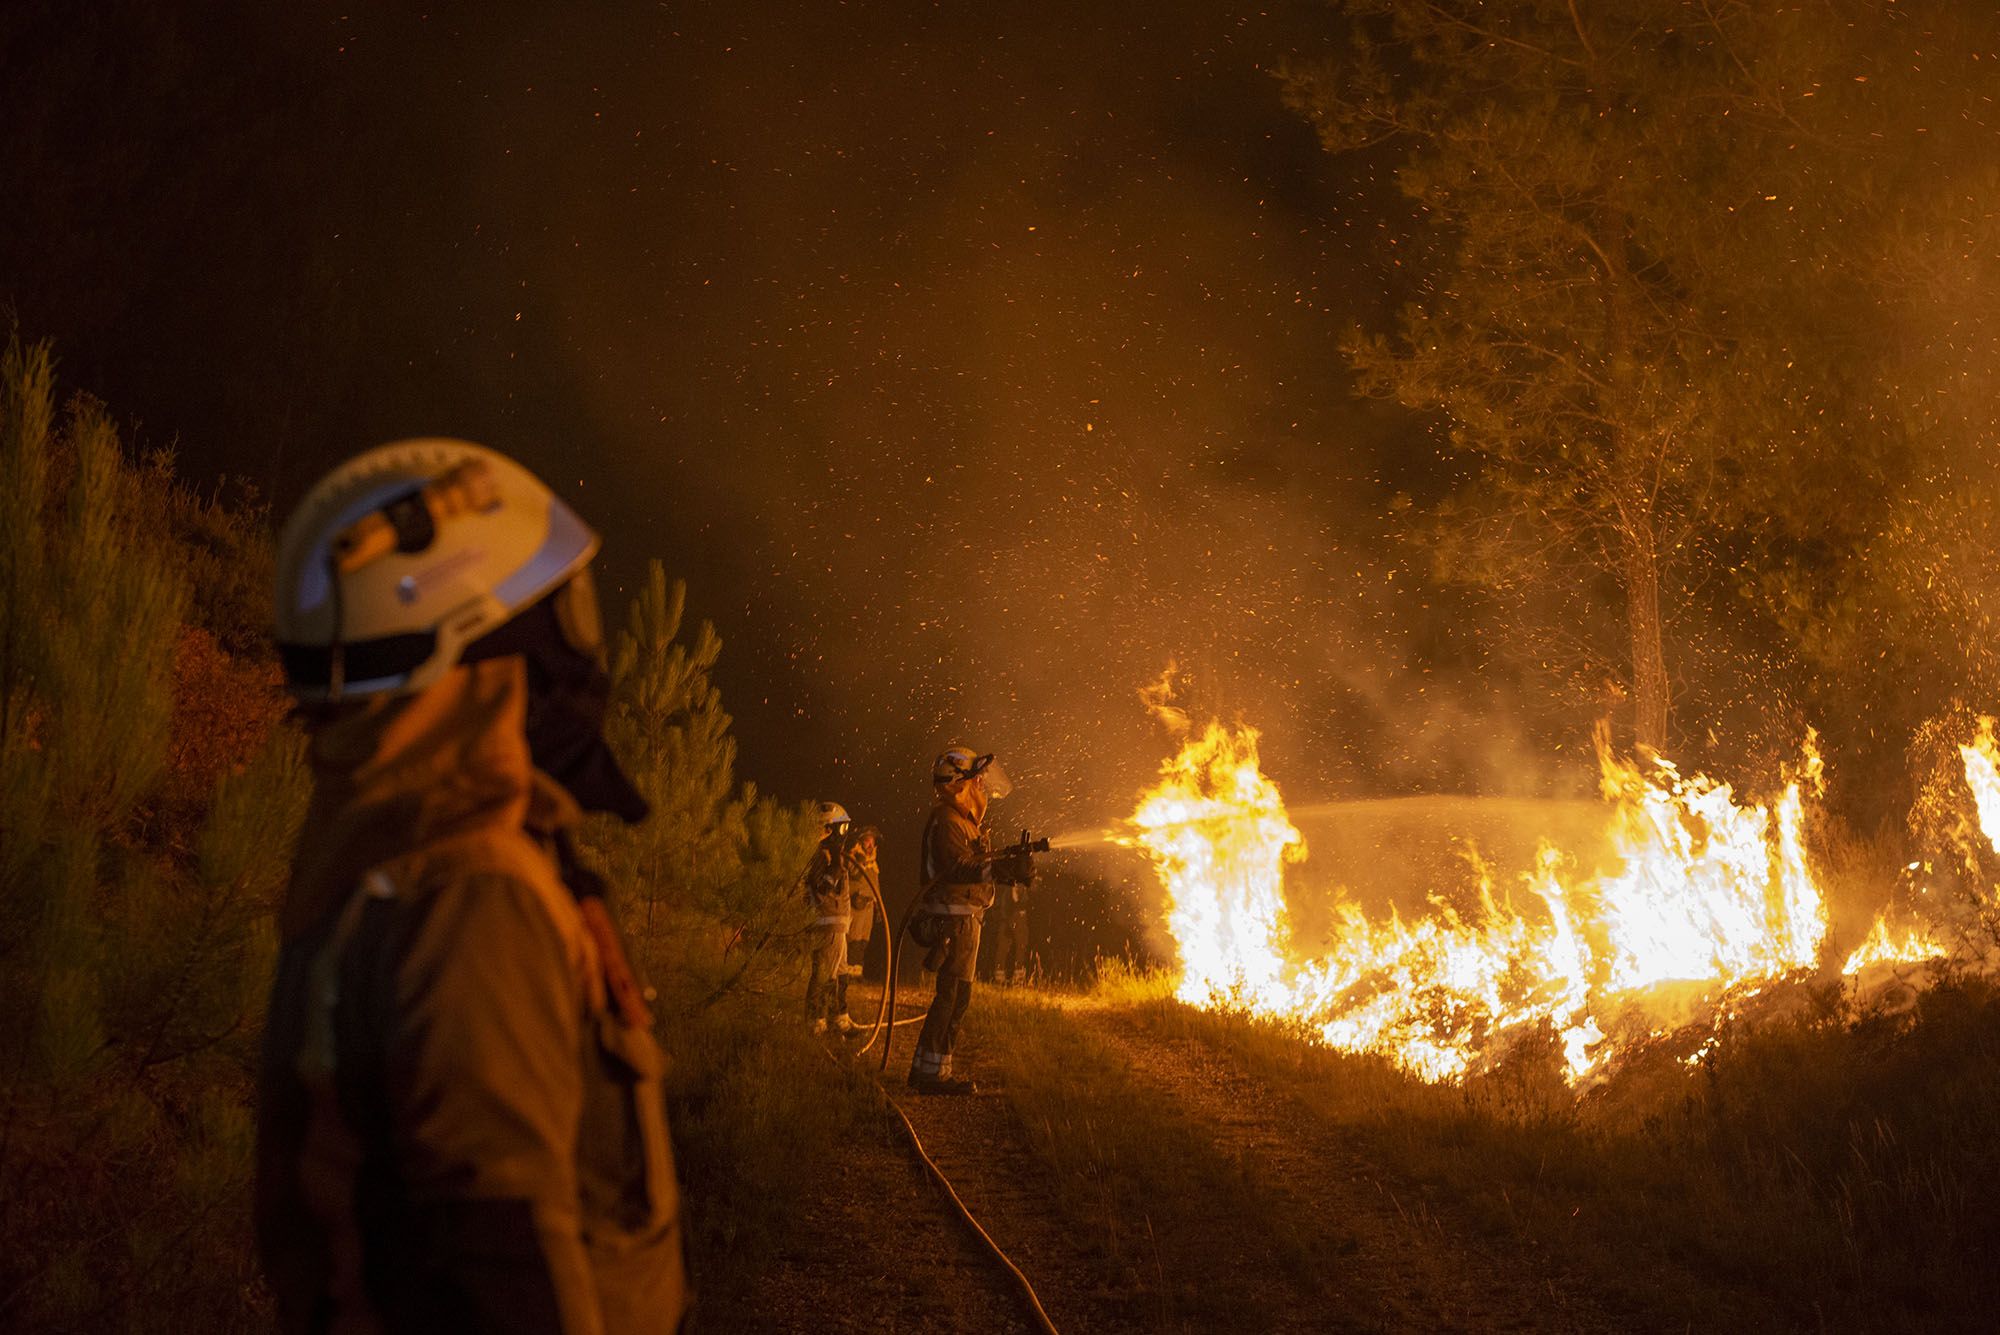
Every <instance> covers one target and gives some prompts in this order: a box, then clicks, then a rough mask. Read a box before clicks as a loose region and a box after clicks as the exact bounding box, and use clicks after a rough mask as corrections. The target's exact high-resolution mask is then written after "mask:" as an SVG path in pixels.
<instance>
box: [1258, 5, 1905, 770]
mask: <svg viewBox="0 0 2000 1335" xmlns="http://www.w3.org/2000/svg"><path fill="white" fill-rule="evenodd" d="M1340 8H1341V9H1342V11H1343V12H1344V13H1345V14H1347V15H1348V16H1349V18H1350V19H1351V20H1352V23H1353V27H1352V29H1351V33H1350V36H1351V47H1350V54H1349V56H1348V57H1346V58H1345V59H1342V60H1340V61H1336V62H1333V63H1330V64H1326V65H1320V66H1314V67H1298V68H1294V69H1292V70H1290V71H1289V72H1288V74H1287V84H1286V87H1287V93H1288V96H1289V98H1290V100H1291V102H1292V103H1293V105H1294V106H1295V107H1297V108H1298V109H1299V110H1301V111H1302V112H1303V113H1304V114H1305V115H1307V116H1308V117H1309V118H1310V119H1311V120H1312V122H1313V123H1314V124H1315V125H1316V126H1317V127H1318V128H1319V130H1320V133H1321V136H1322V139H1323V141H1324V142H1325V144H1326V145H1327V147H1328V148H1329V149H1331V150H1333V151H1336V152H1341V153H1373V154H1376V155H1377V156H1378V157H1379V156H1380V155H1384V154H1389V155H1394V156H1395V160H1396V161H1397V163H1398V167H1397V180H1398V183H1399V185H1400V186H1401V188H1402V190H1403V192H1404V193H1405V195H1406V196H1407V197H1408V199H1409V200H1410V201H1411V202H1412V204H1413V205H1414V216H1415V217H1416V219H1417V220H1418V227H1417V230H1416V232H1415V234H1414V236H1413V237H1412V238H1411V239H1412V240H1413V241H1414V242H1415V243H1416V244H1414V245H1413V246H1410V247H1407V248H1399V249H1398V250H1397V251H1396V252H1395V256H1394V258H1395V264H1394V265H1392V266H1390V268H1391V270H1392V271H1395V272H1397V273H1398V281H1401V282H1407V283H1410V284H1412V285H1413V287H1412V289H1411V290H1412V291H1413V293H1414V295H1413V298H1412V299H1411V300H1410V301H1409V302H1408V304H1407V306H1406V307H1405V308H1404V310H1403V311H1402V314H1401V317H1400V319H1399V321H1398V323H1397V327H1396V328H1395V330H1394V332H1393V333H1390V334H1387V335H1374V336H1365V335H1359V334H1357V335H1356V336H1355V337H1353V338H1352V339H1351V340H1350V343H1349V352H1350V356H1351V360H1352V363H1353V365H1354V367H1355V369H1356V371H1357V373H1358V375H1359V378H1360V381H1361V383H1362V385H1363V386H1364V388H1365V389H1367V390H1368V391H1369V392H1371V393H1373V394H1376V395H1379V396H1381V397H1384V398H1390V399H1394V400H1396V401H1399V402H1401V403H1402V404H1404V405H1406V406H1408V407H1410V408H1412V409H1415V410H1417V411H1418V412H1420V413H1422V414H1424V415H1425V417H1426V418H1427V419H1429V420H1431V421H1433V422H1436V423H1438V424H1439V425H1440V427H1441V429H1442V433H1443V435H1444V437H1445V440H1446V442H1447V445H1448V448H1449V450H1450V452H1452V453H1453V454H1455V455H1456V456H1457V457H1458V458H1459V459H1460V460H1462V461H1463V462H1464V463H1465V464H1467V465H1468V467H1467V468H1466V470H1465V472H1464V474H1463V475H1462V485H1460V486H1458V487H1457V488H1456V489H1455V490H1453V491H1452V492H1451V494H1450V495H1449V496H1447V497H1446V498H1445V499H1444V501H1443V502H1442V503H1441V504H1440V505H1438V506H1437V507H1435V508H1434V509H1430V510H1429V511H1428V512H1427V513H1425V514H1424V515H1423V516H1422V518H1423V521H1424V522H1421V523H1419V524H1418V525H1416V526H1415V527H1416V529H1417V532H1418V533H1419V535H1420V536H1421V537H1422V538H1423V539H1424V540H1425V541H1426V542H1427V543H1428V544H1430V545H1431V547H1432V550H1433V552H1434V554H1435V556H1436V558H1437V562H1438V564H1439V566H1440V568H1441V571H1442V573H1443V574H1444V575H1446V576H1447V577H1448V578H1452V579H1456V580H1462V581H1465V582H1468V583H1471V584H1475V585H1479V586H1483V587H1485V588H1487V589H1489V590H1491V591H1493V592H1495V593H1497V594H1499V595H1501V596H1502V597H1503V598H1505V599H1508V600H1510V601H1511V604H1512V607H1513V609H1514V610H1515V611H1516V613H1517V618H1518V619H1519V620H1528V619H1530V618H1531V617H1532V618H1533V619H1534V620H1536V621H1538V622H1539V628H1540V629H1541V630H1542V631H1543V632H1544V635H1543V636H1542V637H1541V638H1540V642H1539V643H1537V644H1535V645H1534V646H1532V657H1533V659H1534V660H1537V661H1540V662H1542V663H1545V664H1548V665H1551V666H1553V667H1555V668H1556V670H1557V671H1558V672H1559V673H1561V674H1563V675H1565V676H1568V677H1569V678H1571V679H1572V680H1578V681H1588V680H1593V679H1594V680H1604V679H1610V680H1616V681H1619V682H1620V688H1619V689H1620V691H1621V692H1622V693H1623V694H1625V695H1627V696H1629V699H1630V702H1631V735H1632V736H1633V737H1634V739H1635V740H1636V741H1638V742H1639V743H1641V744H1644V745H1649V746H1653V747H1660V746H1663V745H1666V744H1667V742H1668V741H1669V739H1670V704H1671V700H1672V697H1673V694H1674V678H1675V676H1676V673H1675V671H1674V664H1673V662H1672V660H1671V656H1670V648H1671V647H1672V644H1671V640H1670V637H1671V635H1672V633H1673V632H1674V631H1675V630H1676V629H1677V628H1680V629H1683V633H1686V628H1687V627H1688V626H1689V623H1691V622H1692V621H1693V620H1694V617H1695V608H1694V606H1693V604H1694V601H1695V599H1696V597H1697V596H1698V591H1700V590H1702V589H1704V588H1705V587H1709V586H1713V585H1715V584H1718V583H1721V584H1726V583H1727V581H1726V580H1723V579H1721V578H1720V577H1721V576H1722V575H1723V574H1724V572H1726V571H1727V570H1729V569H1731V568H1736V567H1740V566H1741V565H1742V563H1743V562H1744V560H1745V559H1746V558H1747V557H1748V556H1750V555H1754V554H1756V553H1757V552H1758V551H1759V550H1760V546H1759V545H1760V544H1766V545H1768V543H1769V541H1770V540H1771V539H1772V538H1773V536H1774V535H1777V536H1783V535H1791V536H1792V538H1793V540H1794V541H1795V542H1796V541H1801V540H1805V539H1806V537H1807V535H1810V534H1812V533H1813V532H1814V531H1815V530H1821V531H1823V530H1824V529H1825V527H1826V526H1827V521H1828V515H1829V513H1830V512H1832V511H1839V510H1842V509H1851V508H1852V505H1853V503H1852V501H1851V499H1849V498H1848V497H1846V496H1843V495H1842V494H1841V487H1842V486H1843V484H1844V485H1846V486H1847V488H1848V490H1849V491H1853V490H1856V489H1857V488H1856V486H1855V484H1856V483H1857V482H1858V483H1859V484H1860V486H1859V488H1858V489H1859V490H1864V491H1865V490H1866V485H1867V481H1866V479H1867V477H1868V476H1870V475H1871V474H1872V473H1873V470H1874V468H1875V467H1877V466H1881V463H1882V461H1881V460H1880V459H1879V458H1875V457H1873V456H1871V455H1869V454H1868V452H1867V451H1866V450H1861V449H1857V442H1856V441H1855V440H1854V438H1853V437H1852V436H1851V435H1843V434H1842V433H1840V432H1837V431H1832V430H1827V429H1824V428H1825V426H1826V423H1827V416H1826V414H1827V410H1828V403H1829V400H1830V398H1832V397H1834V396H1835V395H1836V393H1837V391H1836V390H1835V389H1834V386H1836V385H1837V384H1838V383H1839V381H1840V379H1841V378H1842V377H1843V376H1844V375H1851V374H1853V372H1854V364H1855V353H1856V351H1857V350H1856V348H1855V347H1854V346H1853V344H1854V343H1865V341H1866V340H1865V339H1855V338H1854V334H1855V332H1856V326H1855V324H1854V323H1853V322H1852V321H1851V320H1850V321H1849V322H1847V323H1845V324H1843V322H1842V321H1840V320H1830V319H1828V318H1827V317H1828V316H1829V315H1830V314H1832V313H1834V312H1840V313H1842V314H1844V315H1846V316H1850V317H1851V316H1853V315H1854V314H1855V312H1854V311H1853V310H1852V309H1851V308H1848V307H1845V306H1843V302H1845V301H1846V300H1847V293H1848V292H1849V291H1851V290H1852V289H1853V288H1854V287H1855V285H1856V284H1855V277H1856V270H1855V266H1854V265H1853V264H1850V263H1844V262H1843V261H1844V260H1846V259H1849V258H1851V255H1844V254H1843V249H1842V248H1843V247H1847V248H1849V250H1850V251H1851V250H1852V249H1853V248H1856V247H1858V246H1859V245H1860V244H1861V238H1862V237H1863V236H1864V235H1865V229H1864V228H1862V227H1860V226H1857V224H1859V223H1861V222H1863V221H1864V220H1865V219H1866V217H1867V216H1869V213H1870V210H1871V209H1873V208H1875V207H1876V206H1877V205H1878V204H1879V203H1880V201H1879V200H1878V199H1875V198H1874V197H1873V195H1874V194H1875V193H1876V192H1880V191H1881V189H1882V187H1883V185H1884V184H1885V183H1893V182H1896V181H1898V180H1901V179H1904V178H1905V173H1906V170H1907V168H1906V165H1905V164H1904V163H1902V162H1899V161H1896V160H1895V159H1894V154H1895V153H1896V152H1898V151H1900V150H1901V146H1900V145H1899V146H1896V147H1895V148H1893V149H1885V147H1884V146H1883V144H1882V143H1881V136H1880V132H1879V131H1880V126H1881V125H1882V124H1884V123H1885V121H1884V117H1883V108H1882V105H1881V100H1882V95H1881V94H1879V93H1877V92H1875V91H1874V89H1875V88H1880V87H1881V84H1880V83H1879V82H1878V83H1877V84H1876V85H1874V86H1873V88H1871V85H1870V84H1869V83H1868V82H1867V75H1866V74H1865V73H1861V71H1864V70H1871V69H1875V68H1876V65H1875V63H1874V62H1875V61H1877V60H1881V59H1882V57H1881V52H1882V51H1886V50H1889V49H1892V47H1891V39H1892V38H1894V37H1895V36H1896V35H1897V32H1898V28H1897V25H1898V23H1899V22H1900V20H1901V15H1900V14H1895V13H1885V7H1883V6H1863V5H1855V4H1843V3H1837V2H1836V0H1824V2H1823V3H1819V4H1814V5H1806V6H1786V7H1782V8H1780V7H1775V6H1770V7H1766V6H1756V5H1745V4H1732V3H1716V4H1705V3H1688V2H1687V0H1639V2H1638V3H1632V4H1620V5H1614V6H1605V5H1588V6H1586V5H1580V4H1576V3H1568V4H1562V3H1555V4H1551V3H1543V0H1484V2H1483V3H1476V4H1475V3H1463V2H1461V0H1345V2H1344V3H1342V4H1341V6H1340ZM1897 8H1898V9H1899V10H1906V9H1908V8H1909V7H1908V6H1903V7H1897ZM1933 8H1935V7H1933ZM1883 63H1885V64H1886V63H1888V62H1887V61H1883ZM1857 75H1859V77H1858V78H1857ZM1905 82H1907V80H1905ZM1856 89H1861V90H1863V94H1860V95H1858V94H1857V93H1856V92H1855V91H1854V90H1856ZM1863 95H1865V97H1866V98H1867V99H1868V100H1866V101H1863V100H1861V98H1862V96H1863ZM1877 216H1879V212H1878V214H1877ZM1863 272H1866V271H1865V270H1864V271H1863ZM1843 329H1844V330H1845V331H1846V335H1845V336H1846V337H1847V338H1848V339H1849V340H1851V342H1850V344H1849V345H1848V346H1836V342H1837V340H1838V339H1839V338H1840V337H1842V334H1841V332H1840V331H1842V330H1843ZM1836 458H1837V459H1838V460H1839V462H1840V464H1841V467H1840V468H1838V469H1836V468H1829V467H1826V466H1825V465H1827V464H1828V463H1831V462H1833V461H1834V460H1835V459H1836ZM1857 473H1858V474H1859V475H1860V476H1858V477H1857ZM1607 613H1609V614H1612V616H1615V621H1612V620H1611V619H1610V618H1609V617H1607V616H1606V614H1607ZM1517 624H1518V623H1517Z"/></svg>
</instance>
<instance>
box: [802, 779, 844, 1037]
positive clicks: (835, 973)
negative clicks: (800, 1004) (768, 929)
mask: <svg viewBox="0 0 2000 1335" xmlns="http://www.w3.org/2000/svg"><path fill="white" fill-rule="evenodd" d="M819 821H820V829H821V831H822V833H821V836H820V841H819V847H818V848H815V849H814V850H813V856H812V861H811V862H810V863H809V864H807V866H806V874H805V880H804V885H803V889H804V891H805V897H806V903H807V905H808V906H809V907H810V908H811V910H812V913H813V921H812V927H811V928H810V929H809V934H808V936H807V938H806V939H807V943H808V944H809V946H810V948H811V950H812V973H811V976H810V977H808V978H807V980H806V1022H807V1023H808V1024H810V1025H811V1026H812V1031H813V1032H814V1033H815V1034H823V1033H825V1032H826V1031H827V1026H828V1025H831V1026H832V1027H833V1028H834V1029H836V1030H838V1031H839V1032H841V1033H843V1034H850V1033H853V1032H854V1029H855V1024H854V1020H853V1018H852V1017H851V1016H849V1015H848V1013H847V986H846V984H847V926H848V923H849V922H850V921H851V920H852V918H853V916H854V905H853V895H852V892H850V891H849V890H848V888H847V885H848V879H847V867H848V856H847V855H848V848H847V843H848V835H849V833H850V832H851V831H852V830H853V828H854V822H853V821H852V820H850V819H849V818H848V815H847V808H846V807H843V806H842V805H840V803H838V802H822V803H820V804H819Z"/></svg>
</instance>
